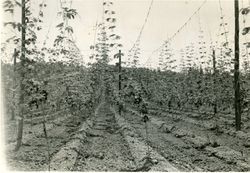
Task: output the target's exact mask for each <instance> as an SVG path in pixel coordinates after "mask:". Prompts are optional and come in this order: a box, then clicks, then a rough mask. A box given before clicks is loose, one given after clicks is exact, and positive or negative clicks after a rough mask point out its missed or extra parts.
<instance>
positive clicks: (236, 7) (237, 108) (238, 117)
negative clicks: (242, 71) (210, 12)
mask: <svg viewBox="0 0 250 173" xmlns="http://www.w3.org/2000/svg"><path fill="white" fill-rule="evenodd" d="M234 15H235V34H234V49H235V50H234V51H235V59H234V95H235V98H234V108H235V127H236V131H238V130H240V129H241V110H240V82H239V64H240V62H239V54H240V51H239V1H238V0H234Z"/></svg>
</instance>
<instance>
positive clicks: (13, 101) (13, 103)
mask: <svg viewBox="0 0 250 173" xmlns="http://www.w3.org/2000/svg"><path fill="white" fill-rule="evenodd" d="M16 58H17V51H16V49H14V54H13V84H12V89H13V91H12V109H11V120H14V119H15V89H16Z"/></svg>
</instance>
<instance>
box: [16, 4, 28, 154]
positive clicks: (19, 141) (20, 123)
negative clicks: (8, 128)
mask: <svg viewBox="0 0 250 173" xmlns="http://www.w3.org/2000/svg"><path fill="white" fill-rule="evenodd" d="M21 5H22V16H21V21H22V38H21V58H20V64H21V68H20V84H19V85H20V95H19V101H18V102H19V103H18V107H19V110H18V111H19V116H18V117H17V140H16V147H15V151H18V150H19V148H20V147H21V145H22V138H23V118H24V117H23V112H24V88H25V86H24V84H23V80H24V74H25V72H24V70H25V49H26V48H25V35H26V14H25V11H26V6H25V0H22V4H21Z"/></svg>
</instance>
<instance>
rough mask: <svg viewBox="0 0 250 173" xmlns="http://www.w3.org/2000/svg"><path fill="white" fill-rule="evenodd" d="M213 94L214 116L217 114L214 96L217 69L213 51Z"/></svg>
mask: <svg viewBox="0 0 250 173" xmlns="http://www.w3.org/2000/svg"><path fill="white" fill-rule="evenodd" d="M212 56H213V92H214V97H215V99H214V105H213V106H214V115H216V114H217V96H216V77H217V69H216V57H215V50H214V49H213V55H212Z"/></svg>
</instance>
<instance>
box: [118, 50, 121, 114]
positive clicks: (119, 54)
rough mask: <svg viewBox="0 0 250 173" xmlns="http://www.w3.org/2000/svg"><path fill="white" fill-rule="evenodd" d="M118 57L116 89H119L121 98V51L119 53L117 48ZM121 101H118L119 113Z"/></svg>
mask: <svg viewBox="0 0 250 173" xmlns="http://www.w3.org/2000/svg"><path fill="white" fill-rule="evenodd" d="M118 58H119V67H118V68H119V69H118V73H119V74H118V90H119V97H120V99H121V88H122V80H121V72H122V60H121V58H122V53H121V50H119V53H118ZM121 111H122V109H121V103H119V115H121Z"/></svg>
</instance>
